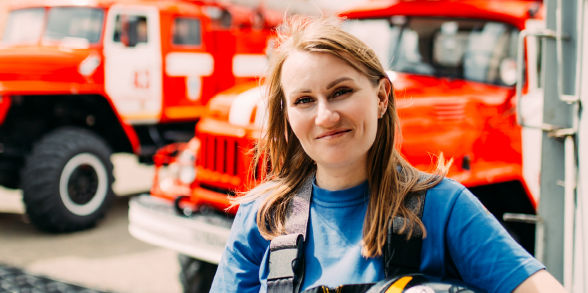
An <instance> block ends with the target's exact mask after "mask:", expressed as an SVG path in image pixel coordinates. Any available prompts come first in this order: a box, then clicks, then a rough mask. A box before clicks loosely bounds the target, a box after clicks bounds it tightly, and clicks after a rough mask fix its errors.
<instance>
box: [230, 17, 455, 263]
mask: <svg viewBox="0 0 588 293" xmlns="http://www.w3.org/2000/svg"><path fill="white" fill-rule="evenodd" d="M293 51H306V52H322V53H328V54H332V55H334V56H336V57H338V58H340V59H342V60H344V61H346V62H347V63H348V64H349V65H351V66H352V67H353V68H355V69H356V70H358V71H359V72H361V73H363V74H365V75H366V76H367V77H368V79H369V80H370V81H372V82H373V83H374V84H378V82H379V81H380V80H381V79H382V78H386V79H388V76H387V74H386V72H385V70H384V68H383V66H382V64H381V63H380V61H379V60H378V58H377V57H376V55H375V53H374V51H373V50H372V49H370V48H369V47H368V46H367V45H365V44H364V43H363V42H361V41H360V40H359V39H357V38H356V37H354V36H353V35H351V34H349V33H347V32H345V31H343V30H342V29H341V28H339V26H338V24H336V23H334V21H333V20H332V19H310V18H303V17H298V18H296V17H294V18H291V19H289V20H288V21H287V22H286V23H285V25H283V26H282V27H281V29H280V30H279V31H278V46H277V48H276V49H275V50H273V52H272V54H271V58H270V66H269V71H268V74H267V75H266V80H265V84H266V86H267V98H268V100H267V104H268V110H269V117H268V123H267V131H266V132H265V135H264V137H263V138H262V139H260V141H259V142H258V143H257V144H256V147H255V150H254V159H253V163H252V169H255V170H267V174H266V176H265V179H264V181H272V182H274V183H275V184H271V185H269V186H270V187H268V188H269V190H267V189H268V188H266V190H264V189H256V190H255V191H253V192H250V193H249V194H248V195H246V196H244V197H241V198H239V199H238V200H237V203H239V202H244V201H250V200H254V199H256V198H258V197H260V196H261V195H262V194H268V193H269V195H267V196H266V197H265V198H264V199H263V202H262V203H261V206H260V208H259V211H258V213H257V225H258V228H259V231H260V233H261V235H262V236H263V237H264V238H265V239H268V240H270V239H272V238H274V237H276V236H278V235H281V234H284V233H285V222H286V213H287V210H288V204H289V203H290V201H291V199H292V198H293V196H294V191H296V189H297V188H298V187H300V185H301V184H302V183H303V182H304V179H305V178H307V177H308V176H310V175H311V174H312V173H313V172H315V171H316V164H315V163H314V161H313V160H312V159H311V158H310V157H309V156H308V155H307V154H306V153H305V152H304V150H303V149H302V146H301V144H300V142H299V140H298V138H297V137H296V135H294V132H293V131H292V129H291V128H290V125H289V123H288V118H287V116H286V115H287V114H286V109H285V107H286V106H285V105H286V102H285V98H284V93H283V90H282V87H281V70H282V65H283V64H284V61H285V60H286V58H288V56H289V54H290V53H291V52H293ZM284 131H285V133H284ZM398 132H399V126H398V116H397V113H396V106H395V101H394V93H393V90H391V91H390V94H389V96H388V109H387V111H386V112H385V114H384V116H383V117H382V118H381V119H379V120H378V126H377V133H376V138H375V141H374V144H373V145H372V147H371V148H370V149H369V151H368V156H367V157H368V159H367V160H368V161H367V168H368V169H367V178H368V185H369V192H370V199H369V203H368V208H367V212H366V215H365V219H364V228H363V249H362V254H363V255H364V256H366V257H375V256H380V255H382V253H383V247H384V244H385V242H386V233H387V228H388V223H389V219H391V218H392V217H393V216H400V217H404V218H407V219H408V220H409V221H405V223H408V224H405V226H404V227H402V229H401V231H405V232H408V233H407V235H408V236H407V237H410V236H411V234H412V233H413V231H414V229H415V227H417V226H418V227H419V228H420V229H421V230H422V231H423V232H424V233H423V237H424V236H425V235H426V234H425V233H426V232H425V227H424V225H423V223H422V221H421V220H420V219H419V217H418V216H417V215H416V214H415V213H414V212H413V211H411V210H410V209H408V208H407V207H405V205H404V204H403V203H404V201H405V198H406V197H407V195H408V194H409V192H418V191H422V190H425V189H428V188H430V187H432V186H434V185H436V184H437V183H438V182H440V181H441V179H442V178H443V176H445V174H446V171H447V168H448V165H445V164H444V160H443V157H442V155H441V156H440V158H439V160H438V164H437V168H436V171H435V172H434V174H427V173H423V172H420V171H418V170H417V169H416V168H414V167H413V166H411V165H410V164H409V163H408V162H407V161H406V160H405V159H404V158H403V157H402V156H401V154H400V153H399V152H398V150H397V149H396V148H395V137H396V135H397V133H398Z"/></svg>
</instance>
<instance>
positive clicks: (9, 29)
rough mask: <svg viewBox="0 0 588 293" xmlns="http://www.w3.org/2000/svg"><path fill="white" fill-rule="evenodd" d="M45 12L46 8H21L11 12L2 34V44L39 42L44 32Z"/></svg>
mask: <svg viewBox="0 0 588 293" xmlns="http://www.w3.org/2000/svg"><path fill="white" fill-rule="evenodd" d="M44 14H45V9H44V8H29V9H19V10H13V11H12V12H10V14H9V15H8V19H7V21H6V27H5V29H4V33H3V35H2V44H5V45H18V44H22V45H26V44H35V43H37V42H38V41H39V38H40V37H41V33H42V32H43V19H44V17H43V15H44Z"/></svg>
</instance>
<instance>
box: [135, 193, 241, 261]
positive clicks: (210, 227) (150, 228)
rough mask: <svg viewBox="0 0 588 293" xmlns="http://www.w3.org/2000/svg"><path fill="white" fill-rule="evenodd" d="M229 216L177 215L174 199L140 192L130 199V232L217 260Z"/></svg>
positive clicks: (145, 238)
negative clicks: (140, 193)
mask: <svg viewBox="0 0 588 293" xmlns="http://www.w3.org/2000/svg"><path fill="white" fill-rule="evenodd" d="M232 223H233V219H232V217H230V216H228V215H221V214H217V213H207V214H202V213H196V214H194V215H193V216H191V217H189V218H188V217H184V216H180V215H178V214H177V213H176V211H175V210H174V206H173V203H172V202H171V201H167V200H164V199H161V198H157V197H153V196H148V195H141V196H138V197H134V198H132V199H131V200H130V202H129V232H130V233H131V235H132V236H133V237H135V238H137V239H139V240H142V241H145V242H147V243H150V244H153V245H157V246H161V247H165V248H169V249H172V250H175V251H178V252H180V253H183V254H186V255H190V256H192V257H194V258H196V259H199V260H203V261H206V262H209V263H213V264H217V263H218V262H219V261H220V258H221V255H222V253H223V251H224V248H225V245H226V243H227V240H228V238H229V234H230V229H231V225H232Z"/></svg>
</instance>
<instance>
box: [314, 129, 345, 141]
mask: <svg viewBox="0 0 588 293" xmlns="http://www.w3.org/2000/svg"><path fill="white" fill-rule="evenodd" d="M347 132H351V129H337V130H332V131H328V132H325V133H321V135H319V136H317V137H316V139H323V138H335V137H338V136H341V135H343V134H345V133H347Z"/></svg>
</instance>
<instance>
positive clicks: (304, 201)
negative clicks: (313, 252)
mask: <svg viewBox="0 0 588 293" xmlns="http://www.w3.org/2000/svg"><path fill="white" fill-rule="evenodd" d="M313 179H314V176H308V178H306V180H305V181H304V183H303V184H302V186H301V187H300V188H299V189H298V190H297V191H296V195H295V196H294V198H293V199H292V201H291V202H290V205H289V206H288V214H287V215H286V233H287V234H286V235H281V236H278V237H275V238H274V239H272V240H271V242H270V251H269V275H268V277H267V291H268V292H270V293H296V292H299V291H300V287H301V286H302V278H303V275H304V254H303V252H304V239H306V230H307V224H308V218H309V215H310V196H311V193H312V180H313Z"/></svg>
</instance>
